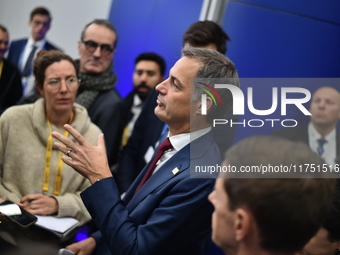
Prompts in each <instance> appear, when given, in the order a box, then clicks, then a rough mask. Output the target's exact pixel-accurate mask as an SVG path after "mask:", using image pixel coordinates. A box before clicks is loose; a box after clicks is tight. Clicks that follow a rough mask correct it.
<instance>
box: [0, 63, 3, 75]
mask: <svg viewBox="0 0 340 255" xmlns="http://www.w3.org/2000/svg"><path fill="white" fill-rule="evenodd" d="M3 66H4V61H0V77H1V74H2V69H3Z"/></svg>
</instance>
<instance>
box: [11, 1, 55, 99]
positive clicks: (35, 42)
mask: <svg viewBox="0 0 340 255" xmlns="http://www.w3.org/2000/svg"><path fill="white" fill-rule="evenodd" d="M51 21H52V17H51V15H50V12H49V11H48V10H47V9H46V8H44V7H37V8H35V9H34V10H33V11H32V12H31V14H30V20H29V22H28V25H29V28H30V37H29V38H25V39H20V40H16V41H13V42H12V43H11V46H10V48H9V52H8V56H7V60H8V61H10V62H11V63H13V64H14V65H16V66H17V67H18V68H19V70H20V72H21V75H22V86H23V96H24V97H30V96H34V95H35V93H36V90H35V83H34V77H33V75H32V67H33V60H34V58H35V56H36V55H37V52H39V51H40V50H58V48H57V47H55V46H54V45H52V44H51V43H50V42H48V41H47V40H46V38H45V37H46V34H47V32H48V30H49V29H50V27H51Z"/></svg>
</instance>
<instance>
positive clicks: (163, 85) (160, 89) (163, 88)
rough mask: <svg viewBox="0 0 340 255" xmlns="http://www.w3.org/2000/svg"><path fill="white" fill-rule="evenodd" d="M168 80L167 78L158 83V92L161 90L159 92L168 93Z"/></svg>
mask: <svg viewBox="0 0 340 255" xmlns="http://www.w3.org/2000/svg"><path fill="white" fill-rule="evenodd" d="M166 81H167V80H165V81H163V82H161V83H160V84H158V85H157V86H156V90H157V92H159V93H161V94H166V93H167V89H166Z"/></svg>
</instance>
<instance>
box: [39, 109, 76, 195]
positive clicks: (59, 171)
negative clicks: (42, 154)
mask: <svg viewBox="0 0 340 255" xmlns="http://www.w3.org/2000/svg"><path fill="white" fill-rule="evenodd" d="M72 119H73V113H72V114H71V118H70V121H69V123H71V122H72ZM46 122H47V125H48V128H49V130H50V134H49V136H48V138H47V144H46V160H45V170H44V180H43V188H42V189H43V192H44V193H45V192H47V191H48V186H49V183H50V172H51V160H52V146H53V144H52V127H51V123H50V120H49V119H48V118H47V120H46ZM64 136H65V137H68V132H67V131H65V132H64ZM62 156H63V153H62V152H59V154H58V166H57V173H56V178H55V182H54V191H53V194H54V195H57V196H58V195H59V194H60V189H61V182H62V173H63V166H64V162H63V161H62V159H61V157H62Z"/></svg>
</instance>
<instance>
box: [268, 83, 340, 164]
mask: <svg viewBox="0 0 340 255" xmlns="http://www.w3.org/2000/svg"><path fill="white" fill-rule="evenodd" d="M309 111H310V113H311V114H312V115H311V116H310V122H309V124H308V125H307V126H303V127H297V128H285V129H282V130H278V131H275V132H274V133H273V134H274V135H276V136H280V137H283V138H286V139H289V140H293V141H302V142H304V143H306V144H308V145H309V147H310V148H311V149H312V150H313V151H315V152H316V153H318V154H319V155H320V156H321V157H322V158H323V159H324V160H325V161H326V163H327V164H329V165H334V164H336V163H340V133H339V131H338V130H336V126H337V123H338V120H339V119H340V94H339V91H337V90H336V89H335V88H332V87H320V88H319V89H317V90H316V91H315V92H314V94H313V97H312V101H311V104H310V108H309Z"/></svg>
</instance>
